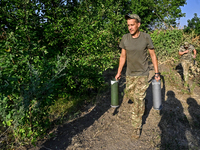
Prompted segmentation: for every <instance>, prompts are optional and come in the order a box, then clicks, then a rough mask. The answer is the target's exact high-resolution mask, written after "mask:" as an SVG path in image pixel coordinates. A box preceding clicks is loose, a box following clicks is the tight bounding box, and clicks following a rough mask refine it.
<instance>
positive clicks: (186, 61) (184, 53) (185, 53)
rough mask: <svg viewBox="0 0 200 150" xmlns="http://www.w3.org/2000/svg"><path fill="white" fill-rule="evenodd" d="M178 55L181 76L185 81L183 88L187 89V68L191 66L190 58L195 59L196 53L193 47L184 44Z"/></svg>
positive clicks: (186, 43)
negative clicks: (181, 71)
mask: <svg viewBox="0 0 200 150" xmlns="http://www.w3.org/2000/svg"><path fill="white" fill-rule="evenodd" d="M192 52H193V53H194V55H193V54H192ZM178 54H179V55H180V56H181V65H182V67H183V76H184V81H185V83H184V86H185V87H188V86H189V84H188V77H189V68H190V67H191V66H192V58H194V59H195V58H196V54H197V51H196V50H195V48H194V46H193V45H191V44H189V43H188V42H185V43H184V45H183V46H181V47H180V49H179V53H178Z"/></svg>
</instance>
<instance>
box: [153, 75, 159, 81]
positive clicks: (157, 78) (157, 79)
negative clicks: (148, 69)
mask: <svg viewBox="0 0 200 150" xmlns="http://www.w3.org/2000/svg"><path fill="white" fill-rule="evenodd" d="M154 78H155V80H156V81H157V82H158V81H159V80H160V75H159V74H156V75H155V77H154Z"/></svg>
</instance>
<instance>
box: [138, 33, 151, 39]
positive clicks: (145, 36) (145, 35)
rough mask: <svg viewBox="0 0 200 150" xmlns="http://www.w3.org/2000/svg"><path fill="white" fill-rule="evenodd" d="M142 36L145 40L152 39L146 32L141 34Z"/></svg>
mask: <svg viewBox="0 0 200 150" xmlns="http://www.w3.org/2000/svg"><path fill="white" fill-rule="evenodd" d="M140 34H141V36H143V37H144V38H151V37H150V35H149V34H148V33H146V32H140Z"/></svg>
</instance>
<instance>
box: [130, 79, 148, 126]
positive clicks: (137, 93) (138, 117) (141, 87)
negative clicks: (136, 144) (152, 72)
mask: <svg viewBox="0 0 200 150" xmlns="http://www.w3.org/2000/svg"><path fill="white" fill-rule="evenodd" d="M147 88H148V77H147V76H127V77H126V97H127V98H128V99H130V100H132V101H133V107H132V122H133V123H132V124H133V127H134V129H138V128H140V127H141V125H142V116H143V114H144V111H145V97H146V90H147Z"/></svg>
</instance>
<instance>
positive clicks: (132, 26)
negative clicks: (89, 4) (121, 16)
mask: <svg viewBox="0 0 200 150" xmlns="http://www.w3.org/2000/svg"><path fill="white" fill-rule="evenodd" d="M127 25H128V30H129V32H130V33H131V34H132V35H134V34H135V33H137V31H139V27H140V23H138V22H137V21H136V20H135V19H128V20H127Z"/></svg>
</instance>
